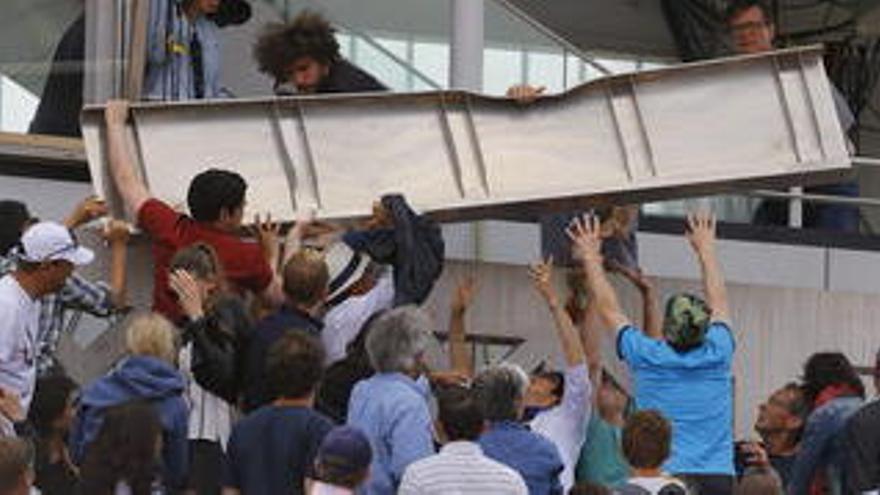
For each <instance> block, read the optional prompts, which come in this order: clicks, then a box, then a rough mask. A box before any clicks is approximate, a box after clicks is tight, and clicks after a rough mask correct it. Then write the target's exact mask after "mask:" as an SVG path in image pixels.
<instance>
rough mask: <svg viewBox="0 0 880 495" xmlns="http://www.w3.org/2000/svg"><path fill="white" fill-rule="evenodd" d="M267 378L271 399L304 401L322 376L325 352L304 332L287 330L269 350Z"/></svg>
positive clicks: (318, 343) (319, 344)
mask: <svg viewBox="0 0 880 495" xmlns="http://www.w3.org/2000/svg"><path fill="white" fill-rule="evenodd" d="M266 374H267V379H268V385H269V389H270V390H271V391H272V394H273V397H275V398H282V397H283V398H287V399H300V398H303V397H306V396H307V395H309V394H310V393H312V392H313V391H314V390H315V388H316V387H317V386H318V383H319V382H320V381H321V377H322V376H323V374H324V349H323V348H322V347H321V343H320V342H318V341H317V340H316V339H314V338H312V337H311V336H309V335H307V334H306V333H305V332H304V331H302V330H289V331H287V332H286V333H285V334H284V335H283V336H282V337H281V338H280V339H278V340H277V341H276V342H275V343H274V344H272V347H270V348H269V355H268V357H267V359H266Z"/></svg>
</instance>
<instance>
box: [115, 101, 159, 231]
mask: <svg viewBox="0 0 880 495" xmlns="http://www.w3.org/2000/svg"><path fill="white" fill-rule="evenodd" d="M127 118H128V102H127V101H123V100H112V101H108V102H107V108H106V110H105V111H104V120H105V122H106V124H107V159H108V162H109V164H110V176H111V177H113V183H114V184H115V185H116V190H117V191H119V195H120V196H121V197H122V201H123V203H125V208H126V209H127V210H128V212H129V214H131V216H132V218H137V214H138V211H140V209H141V206H143V204H144V203H145V202H146V201H147V200H148V199H149V198H150V192H149V191H148V190H147V186H146V185H145V184H144V181H143V180H141V178H140V177H138V174H137V172H135V165H134V161H133V160H132V158H131V153H130V151H129V149H128V139H127V137H126V131H125V121H126V119H127Z"/></svg>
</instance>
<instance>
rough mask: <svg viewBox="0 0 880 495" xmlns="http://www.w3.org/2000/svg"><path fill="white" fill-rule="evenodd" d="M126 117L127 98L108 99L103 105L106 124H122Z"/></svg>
mask: <svg viewBox="0 0 880 495" xmlns="http://www.w3.org/2000/svg"><path fill="white" fill-rule="evenodd" d="M127 119H128V100H110V101H108V102H107V105H106V106H105V107H104V120H105V121H106V122H107V124H108V125H123V124H125V121H126V120H127Z"/></svg>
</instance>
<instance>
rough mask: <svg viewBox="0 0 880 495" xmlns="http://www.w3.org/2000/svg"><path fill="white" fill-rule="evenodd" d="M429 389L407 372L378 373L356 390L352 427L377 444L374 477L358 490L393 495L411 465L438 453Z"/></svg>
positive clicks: (351, 409)
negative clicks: (429, 403)
mask: <svg viewBox="0 0 880 495" xmlns="http://www.w3.org/2000/svg"><path fill="white" fill-rule="evenodd" d="M427 397H428V389H427V387H426V386H423V385H422V384H421V383H419V382H416V381H415V380H413V379H412V378H410V377H408V376H406V375H403V374H401V373H377V374H375V375H373V376H372V377H370V378H367V379H366V380H361V381H360V382H358V384H357V385H355V387H354V390H352V392H351V399H350V400H349V403H348V425H349V426H354V427H355V428H359V429H360V430H361V431H363V432H364V433H365V434H366V435H367V438H369V439H370V446H371V447H372V448H373V463H372V464H371V465H370V479H369V480H368V481H367V483H366V484H365V485H364V486H363V488H361V489H360V490H359V491H358V493H361V494H370V495H392V494H394V493H395V492H396V491H397V487H398V485H399V484H400V480H401V478H403V472H404V471H405V470H406V468H407V466H409V465H410V464H411V463H413V462H415V461H417V460H419V459H423V458H425V457H428V456H431V455H433V454H434V437H433V435H432V423H431V413H430V411H429V410H428V401H427Z"/></svg>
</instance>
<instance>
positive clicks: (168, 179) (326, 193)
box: [83, 48, 851, 220]
mask: <svg viewBox="0 0 880 495" xmlns="http://www.w3.org/2000/svg"><path fill="white" fill-rule="evenodd" d="M132 110H133V112H132V113H133V118H132V124H131V127H130V133H131V138H132V144H134V143H135V142H136V143H137V144H138V146H137V149H138V150H139V154H138V156H137V161H138V163H139V165H140V167H141V169H142V170H143V171H144V174H145V177H146V180H147V182H148V184H149V185H150V187H151V189H152V193H153V194H154V195H156V196H158V197H160V198H163V199H165V200H166V201H168V202H170V203H172V204H184V203H185V201H184V199H185V197H186V188H187V184H188V183H189V181H190V179H191V178H192V177H193V176H194V175H195V174H197V173H198V172H200V171H201V170H204V169H205V168H208V167H221V168H227V169H232V170H236V171H238V172H239V173H241V174H242V175H243V176H244V177H245V178H246V179H247V180H248V182H249V183H250V184H251V188H250V189H249V191H250V197H249V200H248V207H249V208H250V209H251V210H252V211H251V212H259V211H270V212H271V213H272V214H273V216H274V217H275V218H280V219H293V218H294V212H295V210H296V209H298V208H301V207H310V208H316V209H317V211H318V215H319V216H320V217H322V218H350V217H356V216H362V215H368V214H369V213H370V211H371V206H372V202H373V200H374V199H375V198H376V197H377V196H379V195H381V194H385V193H390V192H400V193H404V194H406V195H407V197H408V198H409V199H410V201H411V202H412V203H413V204H414V205H415V206H416V207H417V208H419V209H421V210H422V211H426V212H431V213H433V214H435V215H437V216H438V218H442V219H449V220H463V219H479V218H490V217H497V216H498V215H503V216H505V217H506V218H512V217H519V216H523V215H532V214H534V213H535V212H537V211H552V210H568V209H576V208H581V207H584V206H587V205H590V204H595V203H596V202H598V201H615V200H619V201H627V202H633V201H643V200H652V199H673V198H676V197H682V196H686V195H692V194H707V193H713V192H726V191H730V190H732V189H736V188H737V187H745V186H754V185H759V186H760V187H779V186H788V185H799V184H804V183H811V182H814V181H819V180H826V181H833V180H840V179H841V178H842V177H843V176H846V175H847V174H848V173H849V172H850V171H851V167H850V163H849V156H848V154H847V151H846V146H845V141H844V136H843V134H842V132H841V130H840V126H839V125H838V123H837V119H836V116H835V112H834V105H833V100H832V97H831V91H830V87H829V84H828V81H827V78H826V76H825V73H824V70H823V67H822V60H821V51H820V50H819V49H818V48H811V49H792V50H783V51H778V52H773V53H768V54H761V55H755V56H746V57H738V58H732V59H726V60H714V61H709V62H701V63H695V64H687V65H682V66H678V67H673V68H665V69H658V70H655V71H647V72H641V73H637V74H630V75H622V76H612V77H608V78H604V79H600V80H596V81H592V82H590V83H586V84H584V85H581V86H579V87H577V88H574V89H572V90H570V91H568V92H566V93H563V94H561V95H557V96H550V97H545V98H542V99H540V100H538V101H537V102H535V103H534V104H531V105H528V106H523V105H519V104H517V103H515V102H512V101H510V100H508V99H505V98H493V97H488V96H484V95H478V94H474V93H470V92H464V91H444V92H426V93H410V94H357V95H324V96H301V97H293V98H272V99H254V100H214V101H198V102H179V103H164V104H155V103H153V104H151V103H142V104H137V105H135V106H133V108H132ZM102 125H103V122H102V108H101V107H89V108H87V109H86V110H85V112H84V117H83V135H84V139H85V142H86V148H87V152H88V158H89V164H90V167H91V169H92V176H93V177H94V178H95V186H96V189H97V191H98V193H99V194H100V195H102V196H105V197H108V198H111V199H112V198H113V197H114V196H115V195H114V194H112V193H113V191H112V188H111V187H110V184H108V183H107V181H106V177H107V174H106V164H105V162H104V161H105V156H104V143H103V140H104V136H103V133H102ZM132 149H135V147H134V146H132ZM120 211H121V210H120Z"/></svg>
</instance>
